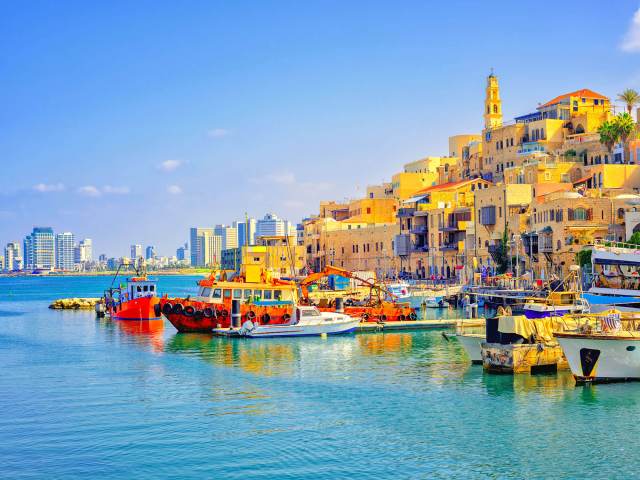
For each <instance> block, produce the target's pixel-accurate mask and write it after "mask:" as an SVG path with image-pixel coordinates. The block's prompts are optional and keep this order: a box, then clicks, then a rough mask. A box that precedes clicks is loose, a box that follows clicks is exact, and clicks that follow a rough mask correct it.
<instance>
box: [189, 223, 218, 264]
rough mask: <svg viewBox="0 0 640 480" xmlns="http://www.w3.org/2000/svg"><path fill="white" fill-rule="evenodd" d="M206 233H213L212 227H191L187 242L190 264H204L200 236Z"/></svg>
mask: <svg viewBox="0 0 640 480" xmlns="http://www.w3.org/2000/svg"><path fill="white" fill-rule="evenodd" d="M205 233H206V234H208V235H213V228H203V227H192V228H191V230H190V232H189V244H190V247H191V248H190V252H191V265H193V266H194V267H195V266H198V267H201V266H204V265H205V262H204V258H205V257H204V251H203V247H204V245H203V241H202V237H203V236H204V235H205Z"/></svg>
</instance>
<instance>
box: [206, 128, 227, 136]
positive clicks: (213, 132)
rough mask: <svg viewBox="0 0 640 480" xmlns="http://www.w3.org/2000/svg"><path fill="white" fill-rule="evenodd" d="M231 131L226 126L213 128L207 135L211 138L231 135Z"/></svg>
mask: <svg viewBox="0 0 640 480" xmlns="http://www.w3.org/2000/svg"><path fill="white" fill-rule="evenodd" d="M230 133H231V132H230V131H229V130H227V129H226V128H214V129H213V130H209V131H208V132H207V136H209V137H211V138H222V137H226V136H227V135H229V134H230Z"/></svg>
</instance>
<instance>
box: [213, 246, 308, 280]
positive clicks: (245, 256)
mask: <svg viewBox="0 0 640 480" xmlns="http://www.w3.org/2000/svg"><path fill="white" fill-rule="evenodd" d="M221 266H222V269H223V270H229V271H237V272H240V273H241V274H243V275H245V277H246V279H247V281H250V282H254V281H259V280H260V275H262V274H263V272H266V273H267V274H269V275H270V276H272V277H274V278H280V277H292V276H296V275H300V274H301V273H302V271H303V270H304V268H305V266H306V254H305V248H304V246H302V245H298V244H297V240H296V238H295V236H289V237H286V236H272V237H260V238H259V239H258V244H257V245H244V246H242V247H240V248H230V249H226V250H223V251H222V265H221Z"/></svg>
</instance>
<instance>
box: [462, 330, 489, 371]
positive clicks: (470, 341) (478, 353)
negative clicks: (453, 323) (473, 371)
mask: <svg viewBox="0 0 640 480" xmlns="http://www.w3.org/2000/svg"><path fill="white" fill-rule="evenodd" d="M485 337H486V335H485V334H484V333H457V334H456V338H457V339H458V341H459V342H460V344H461V345H462V347H463V348H464V351H465V352H466V353H467V355H468V356H469V358H470V359H471V363H473V364H474V365H482V346H481V344H482V342H484V341H485Z"/></svg>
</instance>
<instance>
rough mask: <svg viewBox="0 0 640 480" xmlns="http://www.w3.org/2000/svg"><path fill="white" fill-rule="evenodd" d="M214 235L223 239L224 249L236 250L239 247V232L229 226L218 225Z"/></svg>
mask: <svg viewBox="0 0 640 480" xmlns="http://www.w3.org/2000/svg"><path fill="white" fill-rule="evenodd" d="M213 233H214V235H219V236H220V237H222V249H223V250H226V249H228V248H236V247H237V246H238V230H237V229H236V228H235V227H230V226H228V225H216V226H215V228H214V229H213Z"/></svg>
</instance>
